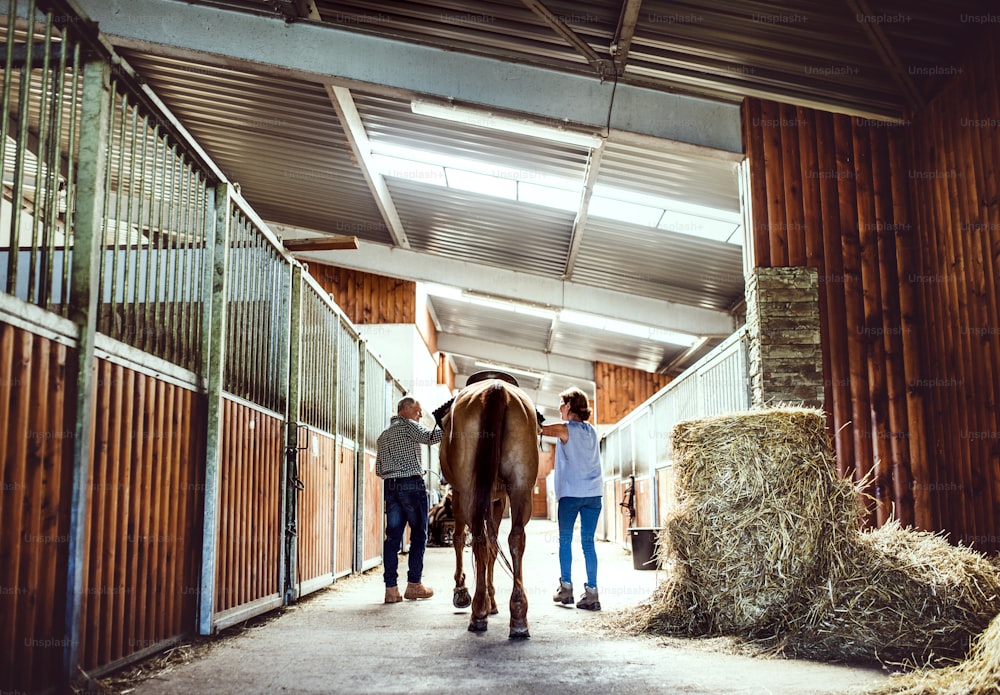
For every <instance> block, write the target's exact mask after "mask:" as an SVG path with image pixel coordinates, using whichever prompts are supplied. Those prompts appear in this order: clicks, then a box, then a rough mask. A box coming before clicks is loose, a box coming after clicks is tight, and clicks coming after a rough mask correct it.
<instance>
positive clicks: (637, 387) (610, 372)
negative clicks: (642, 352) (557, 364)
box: [591, 362, 671, 424]
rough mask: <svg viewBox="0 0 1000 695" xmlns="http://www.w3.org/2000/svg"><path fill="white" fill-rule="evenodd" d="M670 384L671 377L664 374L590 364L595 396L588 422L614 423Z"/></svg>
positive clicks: (609, 365)
mask: <svg viewBox="0 0 1000 695" xmlns="http://www.w3.org/2000/svg"><path fill="white" fill-rule="evenodd" d="M670 381H671V378H670V377H669V376H666V375H664V374H654V373H652V372H644V371H641V370H639V369H631V368H629V367H622V366H619V365H616V364H609V363H607V362H594V384H595V388H596V391H597V397H596V400H595V403H594V406H593V407H594V411H595V412H594V417H593V418H592V420H591V421H592V422H594V423H601V424H614V423H616V422H618V421H619V420H621V419H622V418H623V417H625V416H626V415H628V414H629V413H630V412H632V411H633V410H634V409H635V407H636V406H637V405H639V404H640V403H642V402H643V401H644V400H646V399H647V398H649V397H650V396H652V395H653V394H654V393H656V392H657V391H659V390H660V389H661V388H663V387H664V386H666V385H667V384H669V383H670Z"/></svg>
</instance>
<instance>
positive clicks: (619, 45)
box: [611, 0, 642, 75]
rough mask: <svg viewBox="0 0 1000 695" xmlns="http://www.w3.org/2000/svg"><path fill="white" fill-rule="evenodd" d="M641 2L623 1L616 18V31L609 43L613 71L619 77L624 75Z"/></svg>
mask: <svg viewBox="0 0 1000 695" xmlns="http://www.w3.org/2000/svg"><path fill="white" fill-rule="evenodd" d="M641 5H642V0H625V2H624V4H623V5H622V13H621V15H620V16H619V18H618V30H617V31H615V40H614V41H613V42H612V43H611V55H612V57H613V58H614V61H615V70H617V72H618V74H619V75H624V74H625V64H626V63H627V62H628V52H629V51H630V50H631V49H632V37H633V36H635V27H636V25H637V24H638V23H639V7H640V6H641Z"/></svg>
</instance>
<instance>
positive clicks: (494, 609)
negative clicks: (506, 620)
mask: <svg viewBox="0 0 1000 695" xmlns="http://www.w3.org/2000/svg"><path fill="white" fill-rule="evenodd" d="M499 612H500V611H498V610H497V607H496V606H493V608H490V615H496V614H497V613H499Z"/></svg>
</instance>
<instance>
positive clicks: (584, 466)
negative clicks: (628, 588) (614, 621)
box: [542, 388, 604, 611]
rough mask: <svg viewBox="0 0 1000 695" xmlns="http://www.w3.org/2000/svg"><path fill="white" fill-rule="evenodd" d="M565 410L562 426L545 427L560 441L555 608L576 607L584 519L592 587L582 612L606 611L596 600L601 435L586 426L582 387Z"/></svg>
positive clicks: (572, 392) (566, 398) (567, 394)
mask: <svg viewBox="0 0 1000 695" xmlns="http://www.w3.org/2000/svg"><path fill="white" fill-rule="evenodd" d="M559 397H560V399H561V400H562V405H560V406H559V414H560V415H561V416H562V419H563V421H562V422H560V423H557V424H554V425H543V426H542V434H544V435H547V436H550V437H555V438H556V439H558V440H559V441H558V442H557V443H556V469H555V476H556V481H555V482H556V499H558V505H559V506H558V519H559V570H560V575H561V576H560V577H559V590H558V591H557V592H556V594H555V596H553V597H552V600H553V601H555V602H556V603H564V604H568V603H572V602H573V579H572V567H573V527H574V526H575V525H576V519H577V516H579V517H580V544H581V545H582V546H583V560H584V565H585V566H586V568H587V583H586V584H584V587H583V596H581V597H580V600H579V601H578V602H577V604H576V607H577V608H583V609H585V610H591V611H599V610H601V602H600V600H599V599H598V596H597V550H596V549H595V548H594V533H595V532H596V531H597V519H598V517H599V516H600V515H601V506H602V501H603V492H604V483H603V481H602V480H601V476H602V471H601V452H600V445H599V441H598V438H597V430H595V429H594V427H593V426H592V425H591V424H590V423H588V422H587V420H589V419H590V405H589V403H588V402H587V395H586V394H585V393H584V392H583V391H581V390H580V389H578V388H571V389H569V390H567V391H564V392H563V393H561V394H559Z"/></svg>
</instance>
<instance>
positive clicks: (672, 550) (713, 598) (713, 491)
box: [660, 408, 860, 637]
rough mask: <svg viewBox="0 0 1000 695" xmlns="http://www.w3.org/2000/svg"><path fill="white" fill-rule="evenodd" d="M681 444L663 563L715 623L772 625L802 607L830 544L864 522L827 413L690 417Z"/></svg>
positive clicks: (733, 628) (752, 631) (757, 630)
mask: <svg viewBox="0 0 1000 695" xmlns="http://www.w3.org/2000/svg"><path fill="white" fill-rule="evenodd" d="M673 447H674V449H673V454H674V455H673V460H674V468H675V472H674V476H675V490H676V495H677V500H678V506H677V508H676V509H675V510H674V511H673V512H672V513H671V514H670V515H669V517H668V519H667V522H666V533H665V537H664V539H663V541H664V542H661V544H660V546H661V548H662V549H663V551H661V554H662V553H666V554H667V555H668V557H662V556H661V558H660V559H661V563H668V562H676V563H678V564H679V565H681V566H682V567H683V568H684V569H685V572H686V575H685V576H686V577H687V578H688V580H689V581H690V582H691V584H692V589H693V591H694V593H695V595H696V597H697V604H698V606H699V610H700V611H703V612H704V613H705V614H706V615H705V616H704V619H702V620H700V622H703V623H706V624H709V625H711V626H712V629H713V630H714V631H718V632H722V633H736V634H743V635H747V636H751V637H757V636H762V635H766V634H769V633H772V632H773V631H774V630H775V629H777V628H780V627H781V626H782V625H784V624H786V623H787V622H788V621H789V620H791V619H792V618H793V617H794V616H795V615H798V614H799V613H801V612H802V610H803V604H804V602H808V600H809V598H810V595H811V591H810V589H811V587H813V586H815V584H816V582H817V578H818V577H824V576H826V573H827V568H828V565H829V557H828V555H829V551H830V548H832V547H835V546H836V545H837V544H838V543H840V542H842V540H843V538H844V537H845V535H846V532H847V530H848V529H849V528H852V529H856V528H858V527H859V524H860V522H859V509H858V506H857V502H856V497H855V495H854V492H853V489H852V488H851V486H850V485H849V484H846V483H844V482H843V481H841V480H840V479H838V478H837V476H836V469H835V466H834V462H833V454H832V450H831V447H830V443H829V440H828V437H827V433H826V423H825V421H824V418H823V417H822V415H821V413H819V412H818V411H815V410H810V409H804V408H782V409H772V410H768V411H755V412H750V413H740V414H735V415H725V416H718V417H712V418H705V419H701V420H690V421H686V422H682V423H679V424H678V425H677V426H676V427H675V429H674V432H673Z"/></svg>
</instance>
